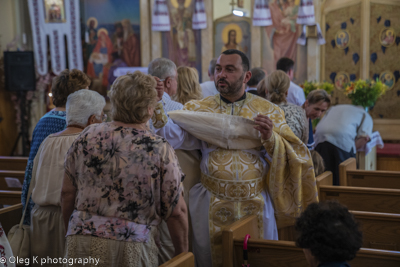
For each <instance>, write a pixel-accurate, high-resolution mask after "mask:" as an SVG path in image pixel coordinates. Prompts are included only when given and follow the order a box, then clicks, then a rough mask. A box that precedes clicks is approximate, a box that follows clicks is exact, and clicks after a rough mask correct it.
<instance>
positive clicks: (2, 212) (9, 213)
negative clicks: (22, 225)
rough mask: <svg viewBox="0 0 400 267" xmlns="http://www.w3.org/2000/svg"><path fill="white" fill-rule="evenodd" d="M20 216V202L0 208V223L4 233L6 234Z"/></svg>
mask: <svg viewBox="0 0 400 267" xmlns="http://www.w3.org/2000/svg"><path fill="white" fill-rule="evenodd" d="M21 216H22V204H21V203H19V204H16V205H12V206H9V207H7V208H2V209H0V223H1V225H2V226H3V229H4V231H5V233H6V234H8V231H10V229H11V228H12V227H13V226H14V225H16V224H19V222H20V220H21Z"/></svg>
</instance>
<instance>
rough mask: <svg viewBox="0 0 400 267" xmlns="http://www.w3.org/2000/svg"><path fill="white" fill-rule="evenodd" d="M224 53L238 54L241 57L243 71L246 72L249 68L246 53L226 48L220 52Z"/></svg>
mask: <svg viewBox="0 0 400 267" xmlns="http://www.w3.org/2000/svg"><path fill="white" fill-rule="evenodd" d="M222 54H224V55H235V54H236V55H239V56H240V57H241V58H242V66H243V71H244V72H246V71H248V70H249V69H250V62H249V59H248V58H247V56H246V54H245V53H243V52H242V51H239V50H236V49H228V50H225V51H224V52H222Z"/></svg>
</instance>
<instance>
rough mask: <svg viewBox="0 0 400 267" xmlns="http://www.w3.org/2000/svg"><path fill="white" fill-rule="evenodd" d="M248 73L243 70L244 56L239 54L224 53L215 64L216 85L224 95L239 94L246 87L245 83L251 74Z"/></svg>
mask: <svg viewBox="0 0 400 267" xmlns="http://www.w3.org/2000/svg"><path fill="white" fill-rule="evenodd" d="M248 73H249V72H244V71H243V66H242V58H241V57H240V56H239V55H237V54H233V55H224V54H222V55H221V56H220V57H219V58H218V60H217V64H216V66H215V73H214V83H215V87H216V88H217V90H218V91H219V92H220V93H221V95H222V96H224V97H226V96H228V97H229V96H234V95H237V94H238V93H239V92H240V91H241V90H243V89H244V87H243V84H244V83H246V82H247V81H248V80H249V79H250V77H251V74H250V75H249V74H248ZM247 76H249V77H247Z"/></svg>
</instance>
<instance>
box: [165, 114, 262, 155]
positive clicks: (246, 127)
mask: <svg viewBox="0 0 400 267" xmlns="http://www.w3.org/2000/svg"><path fill="white" fill-rule="evenodd" d="M168 116H169V117H170V118H171V119H172V120H173V121H174V122H175V123H176V124H178V125H179V126H180V127H181V128H183V129H184V130H185V131H187V132H189V133H190V134H191V135H193V136H195V137H196V138H198V139H200V140H203V141H205V142H207V143H209V144H212V145H216V146H218V147H221V148H225V149H252V148H258V147H261V146H262V143H261V135H260V133H259V131H257V130H256V129H254V126H255V125H256V124H255V123H254V121H252V120H249V119H246V118H243V117H240V116H232V115H226V114H218V113H209V112H195V111H188V110H175V111H170V112H168Z"/></svg>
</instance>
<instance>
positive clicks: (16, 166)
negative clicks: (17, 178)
mask: <svg viewBox="0 0 400 267" xmlns="http://www.w3.org/2000/svg"><path fill="white" fill-rule="evenodd" d="M27 164H28V158H27V157H3V156H0V170H8V171H25V168H26V165H27Z"/></svg>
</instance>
